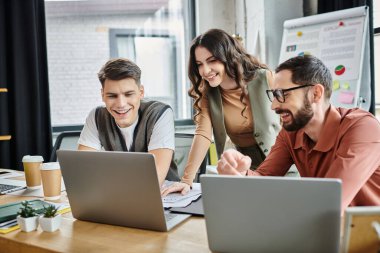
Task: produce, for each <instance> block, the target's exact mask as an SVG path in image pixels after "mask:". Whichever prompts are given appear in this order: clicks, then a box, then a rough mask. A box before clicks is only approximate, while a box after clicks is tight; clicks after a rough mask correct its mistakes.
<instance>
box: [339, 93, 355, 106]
mask: <svg viewBox="0 0 380 253" xmlns="http://www.w3.org/2000/svg"><path fill="white" fill-rule="evenodd" d="M354 97H355V94H354V93H353V92H351V91H342V92H341V93H339V96H338V102H339V103H341V104H352V103H353V102H354Z"/></svg>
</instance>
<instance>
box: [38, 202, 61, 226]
mask: <svg viewBox="0 0 380 253" xmlns="http://www.w3.org/2000/svg"><path fill="white" fill-rule="evenodd" d="M57 211H58V207H55V206H54V205H49V206H47V207H46V206H44V210H43V212H42V216H41V217H40V219H39V220H40V225H41V228H42V230H43V231H46V232H54V231H56V230H57V229H58V228H59V227H60V225H61V220H62V217H61V215H60V214H58V213H57Z"/></svg>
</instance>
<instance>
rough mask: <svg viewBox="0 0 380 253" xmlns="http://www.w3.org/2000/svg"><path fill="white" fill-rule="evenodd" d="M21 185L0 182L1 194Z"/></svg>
mask: <svg viewBox="0 0 380 253" xmlns="http://www.w3.org/2000/svg"><path fill="white" fill-rule="evenodd" d="M19 187H20V186H16V185H9V184H0V194H4V193H7V192H11V191H12V190H13V189H16V188H19Z"/></svg>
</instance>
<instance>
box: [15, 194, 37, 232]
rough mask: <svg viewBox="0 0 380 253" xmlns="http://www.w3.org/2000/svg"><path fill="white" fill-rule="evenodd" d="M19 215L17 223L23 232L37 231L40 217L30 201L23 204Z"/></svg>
mask: <svg viewBox="0 0 380 253" xmlns="http://www.w3.org/2000/svg"><path fill="white" fill-rule="evenodd" d="M17 214H18V216H17V223H18V224H19V225H20V228H21V230H22V231H25V232H30V231H33V230H36V229H37V227H38V215H37V213H36V210H35V209H34V208H33V207H32V206H31V204H30V203H29V202H28V201H23V202H21V208H20V210H19V211H18V212H17Z"/></svg>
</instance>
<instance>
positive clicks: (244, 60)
mask: <svg viewBox="0 0 380 253" xmlns="http://www.w3.org/2000/svg"><path fill="white" fill-rule="evenodd" d="M198 46H202V47H204V48H206V49H207V50H208V51H210V53H211V54H212V55H213V56H214V57H215V58H216V59H217V60H219V61H221V62H222V63H223V64H224V67H225V69H226V73H227V75H228V76H229V77H230V78H232V79H234V80H235V82H236V83H237V84H238V86H239V87H241V89H242V91H243V92H242V94H241V96H240V101H241V102H242V103H243V104H244V105H245V107H244V109H243V111H242V112H241V114H242V116H243V112H244V111H245V109H246V104H245V103H244V102H243V98H244V96H245V95H247V94H248V91H247V84H246V83H247V82H249V81H251V80H252V79H253V78H255V76H256V70H257V69H262V68H264V69H268V67H267V66H266V65H265V64H262V63H260V62H259V60H258V59H256V58H255V57H253V56H252V55H250V54H248V53H247V51H246V50H245V48H244V47H243V46H242V44H241V42H240V41H238V40H237V39H235V38H234V37H232V36H231V35H229V34H228V33H226V32H225V31H223V30H220V29H211V30H208V31H207V32H205V33H204V34H201V35H199V36H198V37H196V38H195V39H194V40H193V41H192V43H191V46H190V57H189V69H188V76H189V79H190V81H191V87H190V89H189V91H188V94H189V96H190V97H192V98H193V99H194V105H193V106H194V109H195V110H196V111H197V112H196V114H195V116H194V119H195V117H196V116H197V115H198V114H199V113H200V111H201V108H200V105H199V103H200V100H201V99H202V96H203V92H207V89H209V88H210V85H209V83H208V82H207V81H206V80H203V79H202V77H201V75H200V74H199V71H198V66H197V63H196V59H195V49H196V48H197V47H198Z"/></svg>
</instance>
